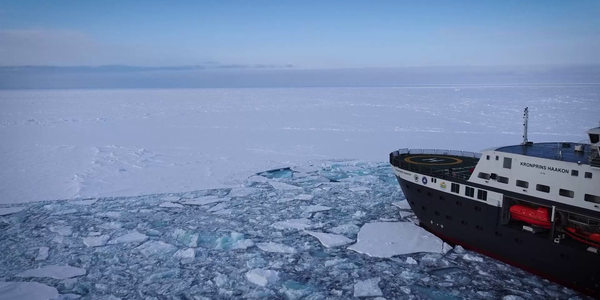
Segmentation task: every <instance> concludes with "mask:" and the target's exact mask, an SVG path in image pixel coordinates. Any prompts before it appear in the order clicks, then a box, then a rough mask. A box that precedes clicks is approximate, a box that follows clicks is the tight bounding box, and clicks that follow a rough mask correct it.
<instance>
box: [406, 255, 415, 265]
mask: <svg viewBox="0 0 600 300" xmlns="http://www.w3.org/2000/svg"><path fill="white" fill-rule="evenodd" d="M406 263H407V264H409V265H416V264H417V261H416V260H415V259H414V258H412V257H410V256H409V257H407V258H406Z"/></svg>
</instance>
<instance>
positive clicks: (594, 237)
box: [565, 227, 600, 248]
mask: <svg viewBox="0 0 600 300" xmlns="http://www.w3.org/2000/svg"><path fill="white" fill-rule="evenodd" d="M566 229H567V231H565V233H566V234H567V235H569V236H570V237H572V238H573V239H576V240H578V241H580V242H583V243H586V244H588V245H591V246H594V247H596V248H600V233H589V232H585V231H582V230H577V229H575V228H570V227H568V228H566Z"/></svg>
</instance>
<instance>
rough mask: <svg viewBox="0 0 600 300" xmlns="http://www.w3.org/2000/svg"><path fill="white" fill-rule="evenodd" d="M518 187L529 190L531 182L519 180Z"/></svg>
mask: <svg viewBox="0 0 600 300" xmlns="http://www.w3.org/2000/svg"><path fill="white" fill-rule="evenodd" d="M517 186H519V187H522V188H526V189H527V188H529V182H527V181H523V180H517Z"/></svg>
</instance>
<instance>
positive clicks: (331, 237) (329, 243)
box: [306, 231, 354, 248]
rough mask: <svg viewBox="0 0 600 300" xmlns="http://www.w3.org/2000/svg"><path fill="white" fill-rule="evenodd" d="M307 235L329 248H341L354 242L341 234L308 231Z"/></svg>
mask: <svg viewBox="0 0 600 300" xmlns="http://www.w3.org/2000/svg"><path fill="white" fill-rule="evenodd" d="M306 233H308V234H310V235H312V236H314V237H316V238H317V239H319V242H321V244H323V246H325V247H327V248H333V247H339V246H343V245H347V244H350V243H352V242H354V240H351V239H349V238H347V237H345V236H343V235H339V234H332V233H323V232H316V231H306Z"/></svg>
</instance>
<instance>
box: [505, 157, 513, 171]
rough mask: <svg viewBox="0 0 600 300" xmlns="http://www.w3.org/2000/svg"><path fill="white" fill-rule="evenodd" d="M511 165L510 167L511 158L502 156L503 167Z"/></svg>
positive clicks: (507, 167) (506, 167)
mask: <svg viewBox="0 0 600 300" xmlns="http://www.w3.org/2000/svg"><path fill="white" fill-rule="evenodd" d="M511 167H512V158H510V157H505V158H504V168H505V169H510V168H511Z"/></svg>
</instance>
